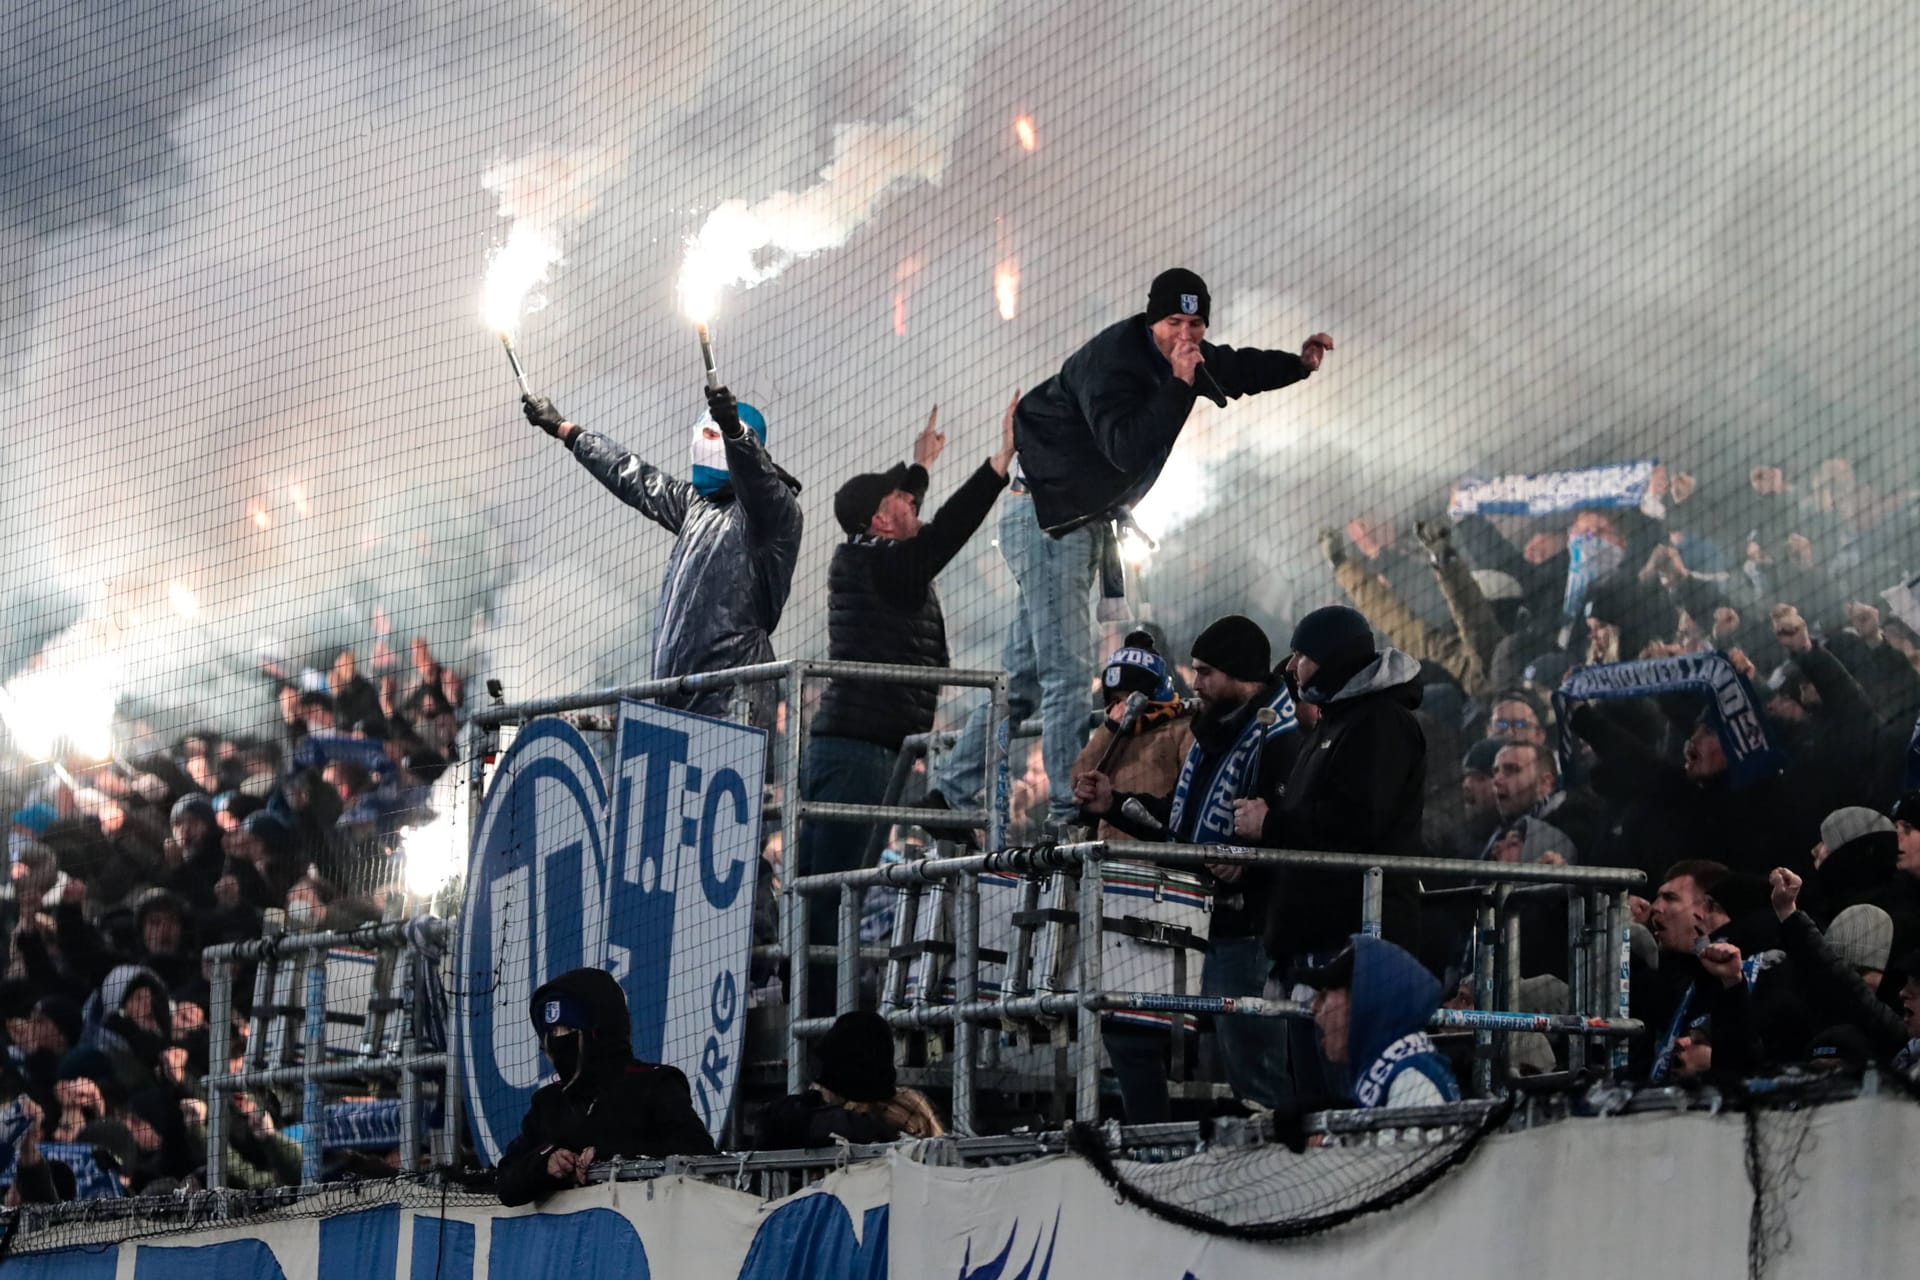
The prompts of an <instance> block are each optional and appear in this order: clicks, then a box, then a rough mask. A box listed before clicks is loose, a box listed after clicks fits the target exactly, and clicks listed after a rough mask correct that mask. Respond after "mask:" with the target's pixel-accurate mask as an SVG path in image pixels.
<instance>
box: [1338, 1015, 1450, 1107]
mask: <svg viewBox="0 0 1920 1280" xmlns="http://www.w3.org/2000/svg"><path fill="white" fill-rule="evenodd" d="M1406 1071H1417V1072H1419V1073H1420V1074H1421V1075H1423V1076H1425V1077H1426V1078H1427V1079H1428V1080H1431V1081H1432V1082H1433V1087H1434V1088H1435V1089H1438V1090H1439V1091H1440V1096H1441V1097H1442V1098H1444V1099H1446V1100H1447V1101H1448V1102H1458V1101H1459V1100H1460V1086H1459V1084H1458V1083H1456V1082H1455V1081H1454V1078H1453V1072H1451V1071H1449V1070H1448V1069H1447V1062H1446V1059H1445V1058H1442V1057H1441V1056H1440V1054H1439V1052H1438V1051H1437V1050H1435V1049H1434V1047H1433V1041H1432V1040H1430V1039H1428V1038H1427V1033H1426V1032H1424V1031H1414V1032H1410V1033H1408V1034H1407V1035H1404V1036H1401V1037H1400V1038H1399V1039H1398V1040H1395V1041H1394V1042H1393V1043H1392V1044H1390V1045H1388V1046H1387V1047H1386V1048H1385V1049H1383V1050H1382V1051H1381V1053H1380V1056H1379V1057H1378V1058H1375V1059H1374V1060H1373V1065H1372V1066H1370V1067H1368V1068H1367V1070H1366V1073H1365V1074H1363V1075H1362V1076H1361V1077H1360V1078H1359V1079H1358V1080H1357V1081H1355V1082H1354V1086H1353V1096H1354V1099H1355V1101H1357V1102H1359V1104H1360V1105H1361V1106H1362V1107H1368V1108H1371V1107H1378V1106H1383V1105H1385V1103H1386V1101H1387V1098H1388V1096H1389V1095H1390V1094H1392V1092H1393V1082H1394V1081H1395V1080H1396V1079H1398V1078H1399V1076H1400V1074H1401V1073H1402V1072H1406Z"/></svg>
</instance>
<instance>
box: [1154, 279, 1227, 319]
mask: <svg viewBox="0 0 1920 1280" xmlns="http://www.w3.org/2000/svg"><path fill="white" fill-rule="evenodd" d="M1212 306H1213V299H1212V298H1211V297H1210V296H1208V294H1207V282H1206V281H1205V280H1202V279H1201V278H1200V277H1199V276H1197V275H1195V274H1194V273H1193V272H1191V271H1189V270H1187V269H1186V268H1185V267H1175V268H1173V269H1172V270H1171V271H1162V272H1161V273H1160V274H1159V275H1157V276H1155V277H1154V278H1153V287H1152V288H1150V289H1148V290H1147V323H1148V324H1152V323H1154V322H1155V321H1156V320H1164V319H1165V318H1166V317H1168V316H1174V315H1180V316H1199V317H1200V323H1201V324H1205V323H1207V312H1208V310H1209V309H1210V308H1211V307H1212Z"/></svg>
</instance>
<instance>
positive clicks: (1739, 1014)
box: [1627, 951, 1764, 1083]
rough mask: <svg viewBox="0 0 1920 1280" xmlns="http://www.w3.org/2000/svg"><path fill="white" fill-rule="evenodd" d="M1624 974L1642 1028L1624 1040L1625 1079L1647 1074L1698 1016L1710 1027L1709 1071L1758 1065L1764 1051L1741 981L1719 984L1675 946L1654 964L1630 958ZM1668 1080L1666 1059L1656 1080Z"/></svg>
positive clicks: (1743, 1072)
mask: <svg viewBox="0 0 1920 1280" xmlns="http://www.w3.org/2000/svg"><path fill="white" fill-rule="evenodd" d="M1630 980H1631V983H1632V988H1631V994H1630V996H1629V1004H1628V1007H1629V1010H1630V1012H1631V1013H1632V1015H1633V1016H1634V1017H1635V1018H1638V1019H1639V1020H1640V1021H1641V1022H1642V1023H1643V1024H1645V1026H1646V1028H1647V1031H1646V1034H1645V1035H1642V1036H1636V1037H1635V1038H1634V1039H1632V1040H1631V1041H1629V1042H1628V1064H1627V1073H1628V1076H1629V1077H1630V1078H1631V1079H1633V1080H1637V1081H1647V1080H1650V1079H1651V1077H1652V1072H1653V1068H1654V1064H1655V1062H1656V1061H1657V1060H1658V1059H1659V1058H1660V1056H1661V1055H1662V1054H1666V1055H1668V1056H1669V1057H1670V1056H1671V1054H1672V1053H1673V1048H1672V1043H1673V1041H1674V1040H1676V1039H1677V1038H1678V1037H1679V1036H1681V1035H1684V1034H1686V1032H1687V1029H1688V1027H1690V1026H1691V1025H1693V1023H1694V1022H1696V1021H1698V1020H1699V1019H1701V1018H1705V1019H1708V1020H1709V1021H1710V1022H1711V1024H1712V1027H1713V1071H1714V1074H1716V1075H1732V1076H1748V1075H1751V1074H1753V1072H1754V1071H1755V1070H1756V1069H1757V1068H1758V1066H1759V1063H1760V1061H1761V1059H1762V1057H1763V1056H1764V1054H1763V1051H1762V1050H1761V1047H1760V1042H1759V1037H1758V1035H1757V1034H1756V1031H1755V1027H1754V1018H1753V1012H1752V1001H1751V999H1750V998H1749V994H1748V991H1747V984H1746V983H1744V982H1736V983H1734V984H1733V985H1732V986H1731V987H1729V986H1724V985H1722V984H1721V982H1720V980H1719V979H1717V978H1715V977H1713V976H1711V975H1710V974H1708V973H1707V971H1706V970H1705V969H1702V968H1701V967H1700V961H1699V960H1698V959H1697V958H1696V957H1694V956H1692V955H1686V954H1682V953H1680V952H1677V951H1662V952H1661V953H1660V957H1659V964H1658V966H1656V967H1648V966H1644V965H1641V964H1638V963H1636V964H1635V965H1634V966H1633V968H1632V971H1631V979H1630ZM1672 1080H1673V1075H1672V1068H1671V1065H1670V1066H1669V1068H1668V1071H1667V1075H1666V1077H1665V1079H1664V1080H1663V1081H1662V1083H1672Z"/></svg>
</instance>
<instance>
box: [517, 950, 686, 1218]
mask: <svg viewBox="0 0 1920 1280" xmlns="http://www.w3.org/2000/svg"><path fill="white" fill-rule="evenodd" d="M558 994H566V995H571V996H573V997H574V998H576V999H578V1000H580V1001H581V1002H582V1003H584V1004H585V1005H586V1006H587V1008H588V1009H589V1010H590V1013H591V1017H592V1019H593V1023H594V1026H593V1030H592V1032H591V1034H584V1033H583V1038H584V1039H585V1041H586V1048H585V1053H586V1061H585V1064H584V1066H583V1067H582V1069H581V1071H580V1074H579V1076H578V1078H576V1079H575V1080H574V1081H572V1082H571V1083H565V1084H563V1083H562V1082H560V1081H557V1080H556V1081H554V1082H553V1083H551V1084H546V1085H542V1086H541V1087H540V1088H539V1089H538V1090H537V1091H535V1093H534V1095H533V1101H532V1103H531V1104H530V1105H529V1106H528V1108H527V1114H526V1118H525V1119H524V1120H522V1121H521V1124H520V1134H519V1136H518V1137H516V1138H514V1140H513V1141H512V1142H510V1143H508V1144H507V1149H506V1151H504V1152H502V1153H501V1156H500V1167H499V1170H498V1172H497V1174H496V1181H495V1186H496V1189H497V1190H498V1191H499V1193H500V1202H501V1203H502V1204H506V1205H517V1204H526V1203H528V1202H529V1201H532V1200H537V1199H539V1198H540V1197H542V1196H545V1195H549V1194H551V1193H552V1192H554V1191H558V1190H559V1189H560V1188H561V1187H562V1186H565V1185H569V1184H566V1183H563V1182H561V1181H559V1180H557V1179H555V1178H553V1177H551V1176H549V1174H548V1173H547V1158H548V1157H549V1156H550V1155H551V1154H552V1153H553V1152H554V1151H555V1150H556V1149H561V1150H566V1151H575V1152H578V1151H585V1150H586V1149H587V1148H588V1147H592V1148H593V1149H594V1153H595V1155H597V1156H600V1157H602V1158H611V1157H613V1156H654V1157H659V1156H673V1155H689V1156H707V1155H712V1154H713V1151H714V1147H713V1139H712V1138H710V1137H709V1136H708V1135H707V1129H706V1126H705V1125H703V1124H701V1123H700V1117H699V1116H698V1115H696V1114H695V1113H694V1110H693V1095H692V1092H691V1090H690V1089H689V1088H688V1086H687V1077H686V1076H685V1075H683V1074H682V1073H681V1072H680V1071H679V1069H678V1068H675V1067H668V1066H661V1065H659V1064H656V1063H651V1062H639V1061H636V1060H635V1059H634V1056H633V1046H632V1035H633V1029H632V1025H631V1022H630V1020H629V1018H628V1015H627V998H626V996H625V994H623V993H622V992H621V990H620V984H619V983H618V982H616V981H615V980H614V978H613V975H611V974H609V973H607V972H606V971H605V970H604V969H575V970H572V971H571V972H569V973H563V974H561V975H560V976H559V977H557V978H555V979H554V980H553V981H551V982H548V983H546V984H544V985H543V986H541V987H539V988H538V989H537V990H535V991H534V993H533V999H532V1001H531V1003H530V1007H529V1016H530V1018H531V1019H532V1022H533V1027H534V1032H535V1034H536V1035H538V1034H539V1033H540V1032H541V1031H543V1030H544V1024H543V1023H542V1021H541V1016H540V1015H541V1011H542V1009H543V1007H544V1006H545V1004H546V1002H547V1000H548V999H549V998H550V997H552V996H554V995H558Z"/></svg>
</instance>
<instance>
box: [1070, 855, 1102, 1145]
mask: <svg viewBox="0 0 1920 1280" xmlns="http://www.w3.org/2000/svg"><path fill="white" fill-rule="evenodd" d="M1101 856H1102V851H1100V850H1094V851H1092V852H1090V853H1088V854H1087V855H1086V856H1084V857H1083V858H1082V859H1081V861H1080V903H1079V906H1080V929H1079V935H1080V936H1079V939H1078V942H1077V945H1076V947H1075V950H1076V952H1077V955H1076V957H1075V960H1074V968H1075V969H1076V970H1077V972H1076V973H1075V978H1076V979H1077V985H1078V986H1079V990H1080V1007H1079V1009H1077V1010H1076V1011H1075V1013H1074V1032H1075V1034H1074V1042H1073V1052H1074V1054H1075V1057H1074V1073H1073V1074H1074V1091H1073V1118H1074V1119H1075V1120H1076V1121H1078V1122H1079V1123H1081V1124H1096V1123H1098V1122H1099V1120H1100V1011H1099V1009H1098V1008H1097V1007H1096V1001H1097V999H1098V997H1099V994H1100V984H1101V983H1102V982H1103V981H1104V979H1103V977H1102V976H1101V972H1100V969H1101V960H1102V955H1101V949H1100V948H1101V943H1102V939H1101V936H1100V925H1101V913H1102V911H1103V910H1104V909H1105V907H1106V898H1105V893H1104V892H1103V890H1102V887H1101V883H1100V878H1101V864H1100V858H1101Z"/></svg>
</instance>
